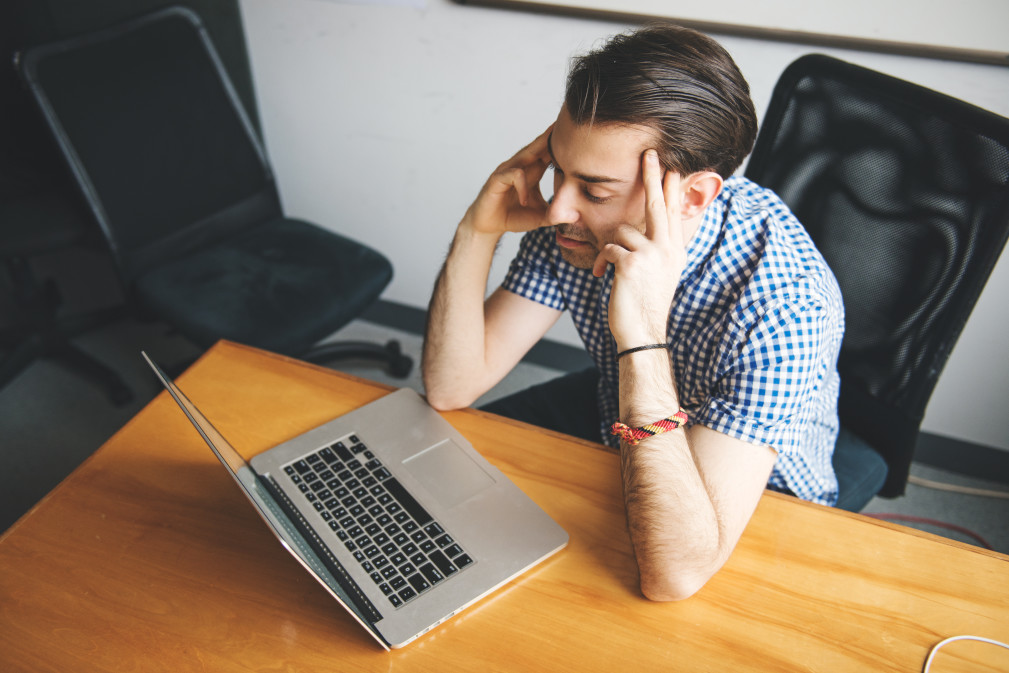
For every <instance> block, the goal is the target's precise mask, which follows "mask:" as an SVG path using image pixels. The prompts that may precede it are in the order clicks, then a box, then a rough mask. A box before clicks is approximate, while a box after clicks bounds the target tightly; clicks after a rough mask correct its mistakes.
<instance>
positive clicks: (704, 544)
mask: <svg viewBox="0 0 1009 673" xmlns="http://www.w3.org/2000/svg"><path fill="white" fill-rule="evenodd" d="M678 409H679V400H678V398H677V394H676V388H675V383H674V381H673V379H672V374H671V371H670V367H669V356H668V353H667V352H666V351H665V350H664V349H660V350H652V351H642V352H638V353H634V354H631V355H628V356H625V357H624V358H622V361H621V363H620V417H621V419H622V420H623V422H624V423H626V424H628V425H630V426H632V427H638V426H642V425H647V424H649V423H652V422H654V421H656V420H659V419H661V418H665V417H667V416H669V415H670V414H673V413H674V412H676V411H677V410H678ZM621 474H622V478H623V485H624V499H625V503H626V507H627V520H628V527H629V530H630V534H631V541H632V543H633V546H634V553H635V556H636V558H637V562H638V569H639V572H640V575H641V589H642V592H643V593H644V594H645V595H646V596H647V597H648V598H651V599H653V600H676V599H681V598H686V597H688V596H690V595H692V594H693V593H694V592H696V591H697V590H698V589H699V588H700V587H701V586H702V585H703V584H704V583H705V582H706V581H707V580H708V578H710V577H711V575H712V574H714V572H715V571H716V570H717V569H718V568H719V567H721V565H722V563H724V560H725V558H726V557H727V556H728V552H727V551H726V550H725V542H724V536H723V535H722V530H721V528H722V527H721V526H720V523H719V519H718V515H717V510H716V508H715V506H714V503H713V502H712V497H711V494H710V493H709V491H708V489H707V487H706V485H705V483H704V478H703V475H702V473H701V471H700V469H699V466H698V464H697V462H696V460H695V457H694V454H693V452H692V451H691V447H690V433H689V432H688V431H686V430H685V429H684V428H678V429H676V430H673V431H671V432H667V433H664V434H661V435H656V436H654V437H650V438H648V439H647V440H643V441H642V442H641V443H639V444H638V445H637V446H631V445H629V444H627V443H626V442H624V443H622V444H621Z"/></svg>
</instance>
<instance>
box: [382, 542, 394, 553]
mask: <svg viewBox="0 0 1009 673" xmlns="http://www.w3.org/2000/svg"><path fill="white" fill-rule="evenodd" d="M382 551H383V552H384V553H385V554H386V555H388V556H392V555H393V554H395V553H396V552H397V551H398V547H396V545H394V544H392V543H391V542H390V543H389V544H387V545H385V546H384V547H382Z"/></svg>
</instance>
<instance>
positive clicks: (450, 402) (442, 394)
mask: <svg viewBox="0 0 1009 673" xmlns="http://www.w3.org/2000/svg"><path fill="white" fill-rule="evenodd" d="M425 397H426V398H427V403H428V404H429V405H431V406H432V407H433V408H434V409H435V410H436V411H453V410H455V409H463V408H465V407H468V406H470V405H471V404H473V402H475V401H476V398H471V397H469V396H467V395H465V394H461V393H460V392H459V391H453V390H443V389H439V388H432V389H430V390H427V391H426V392H425Z"/></svg>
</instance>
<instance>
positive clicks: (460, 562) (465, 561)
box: [452, 554, 473, 568]
mask: <svg viewBox="0 0 1009 673" xmlns="http://www.w3.org/2000/svg"><path fill="white" fill-rule="evenodd" d="M452 560H453V561H454V562H455V564H456V565H457V566H459V567H460V568H465V567H466V566H468V565H469V564H470V563H472V562H473V559H471V558H470V557H469V556H467V555H466V554H462V555H460V556H456V557H455V558H454V559H452Z"/></svg>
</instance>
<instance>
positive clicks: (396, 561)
mask: <svg viewBox="0 0 1009 673" xmlns="http://www.w3.org/2000/svg"><path fill="white" fill-rule="evenodd" d="M389 560H390V561H392V563H393V565H397V566H398V565H403V564H404V563H406V557H405V556H403V554H400V553H397V554H393V555H392V556H390V557H389Z"/></svg>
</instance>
